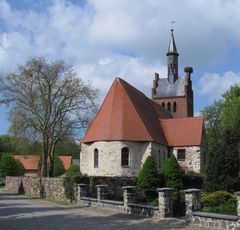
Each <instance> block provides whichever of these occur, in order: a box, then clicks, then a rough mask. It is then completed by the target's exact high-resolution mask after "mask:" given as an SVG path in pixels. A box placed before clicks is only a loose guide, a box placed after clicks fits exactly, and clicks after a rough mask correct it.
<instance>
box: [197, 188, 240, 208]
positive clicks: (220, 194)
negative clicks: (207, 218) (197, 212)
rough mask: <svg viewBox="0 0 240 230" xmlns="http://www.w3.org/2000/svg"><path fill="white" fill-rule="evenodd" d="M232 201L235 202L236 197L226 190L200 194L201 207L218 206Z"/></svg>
mask: <svg viewBox="0 0 240 230" xmlns="http://www.w3.org/2000/svg"><path fill="white" fill-rule="evenodd" d="M234 203H235V204H236V203H237V197H236V196H235V195H233V194H231V193H228V192H226V191H216V192H213V193H202V194H201V204H202V207H209V206H219V205H225V204H234Z"/></svg>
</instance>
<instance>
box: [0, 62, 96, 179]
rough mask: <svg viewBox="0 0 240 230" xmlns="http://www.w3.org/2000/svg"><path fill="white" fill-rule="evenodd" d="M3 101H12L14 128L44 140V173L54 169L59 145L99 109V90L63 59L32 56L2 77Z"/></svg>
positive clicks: (0, 80)
mask: <svg viewBox="0 0 240 230" xmlns="http://www.w3.org/2000/svg"><path fill="white" fill-rule="evenodd" d="M0 92H1V95H0V104H1V103H5V104H10V103H11V105H12V106H11V111H10V121H11V131H12V133H14V135H16V136H18V137H27V138H29V139H31V140H38V141H39V142H40V143H42V149H41V154H42V159H43V160H42V169H41V175H42V176H43V177H46V176H47V171H48V170H47V161H48V158H49V161H50V169H49V176H53V172H54V156H55V150H56V145H57V144H58V143H60V142H61V141H62V140H63V138H64V137H66V136H70V135H72V134H73V133H74V132H75V131H76V130H79V129H83V128H86V126H87V124H88V122H89V119H91V118H92V116H93V115H94V113H95V112H96V100H97V90H96V89H94V88H93V87H92V86H91V85H90V84H86V83H84V82H83V81H82V80H81V79H80V78H79V77H77V73H76V72H75V71H74V69H73V68H72V67H71V66H68V65H66V64H65V63H64V62H63V61H56V62H53V63H48V62H47V61H46V60H45V59H44V58H32V59H30V60H29V61H27V62H26V63H25V64H24V65H20V66H18V69H17V71H15V72H12V73H8V74H6V75H3V76H1V78H0Z"/></svg>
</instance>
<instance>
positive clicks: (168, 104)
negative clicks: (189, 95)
mask: <svg viewBox="0 0 240 230" xmlns="http://www.w3.org/2000/svg"><path fill="white" fill-rule="evenodd" d="M167 109H168V111H170V110H171V104H170V102H168V103H167Z"/></svg>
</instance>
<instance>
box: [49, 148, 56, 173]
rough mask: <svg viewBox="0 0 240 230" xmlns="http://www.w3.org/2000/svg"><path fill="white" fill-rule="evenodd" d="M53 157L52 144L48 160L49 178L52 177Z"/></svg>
mask: <svg viewBox="0 0 240 230" xmlns="http://www.w3.org/2000/svg"><path fill="white" fill-rule="evenodd" d="M54 157H55V145H54V144H52V146H51V150H50V154H49V160H50V162H49V163H50V167H49V177H54Z"/></svg>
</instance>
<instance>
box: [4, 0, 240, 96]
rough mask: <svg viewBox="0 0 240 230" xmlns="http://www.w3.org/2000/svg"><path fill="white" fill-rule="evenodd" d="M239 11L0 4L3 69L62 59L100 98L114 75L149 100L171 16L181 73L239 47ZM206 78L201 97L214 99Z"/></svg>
mask: <svg viewBox="0 0 240 230" xmlns="http://www.w3.org/2000/svg"><path fill="white" fill-rule="evenodd" d="M239 8H240V1H234V0H228V1H224V0H214V1H209V0H195V1H192V0H186V1H185V0H161V1H156V0H142V1H141V2H140V1H139V0H131V1H129V0H119V1H109V0H101V1H99V0H89V1H88V2H87V3H86V4H82V5H79V4H76V3H72V2H71V1H67V0H58V1H57V0H52V1H51V3H50V4H47V5H44V4H43V7H42V10H38V11H37V10H34V8H33V9H31V8H29V9H27V10H17V9H14V8H13V7H11V6H10V4H9V3H8V2H7V1H5V0H0V23H1V24H0V28H1V25H4V27H3V26H2V29H1V33H0V66H1V70H4V71H9V70H12V69H13V68H14V67H15V66H16V65H17V64H19V63H23V62H24V61H25V60H27V59H28V58H29V57H30V56H37V55H41V56H47V58H49V59H50V60H52V59H65V60H66V61H67V62H68V63H70V64H72V65H74V66H75V67H76V69H77V71H78V72H79V75H80V76H81V77H83V79H85V80H88V81H89V80H90V81H91V82H92V83H93V84H94V85H95V86H96V87H98V88H100V89H101V90H102V94H103V95H104V94H105V92H106V91H107V90H108V88H109V87H110V85H111V83H112V81H113V79H114V78H115V76H118V75H120V76H121V77H123V78H124V79H125V80H127V81H128V82H130V83H131V84H133V85H134V86H135V87H137V88H138V89H140V90H142V91H144V93H145V94H147V95H150V90H151V86H152V80H153V75H154V72H160V76H166V68H164V66H165V64H166V56H165V54H166V51H167V46H168V40H169V29H170V21H171V20H172V19H174V20H175V21H176V25H175V27H176V29H175V38H176V42H177V47H178V51H179V53H180V57H179V61H180V67H181V69H180V71H179V72H182V67H183V66H186V65H193V66H198V68H205V65H206V64H208V65H209V64H211V63H214V62H217V61H218V60H223V59H224V58H225V55H226V54H227V53H228V52H229V51H230V50H231V49H232V48H233V46H236V44H238V45H239V42H240V30H237V29H236V28H238V24H239V21H240V14H239V13H238V9H239ZM236 47H238V46H236ZM236 49H238V48H236ZM205 71H206V70H205ZM210 75H211V74H210ZM210 75H209V74H206V75H204V77H203V78H202V79H201V80H200V85H201V84H202V83H201V82H202V81H203V79H208V80H209V78H208V76H210ZM214 76H215V75H214ZM224 76H225V75H224ZM224 76H215V77H217V78H220V81H221V79H225V77H224ZM209 81H210V83H209V84H208V86H205V87H204V86H202V85H201V87H202V88H201V89H202V95H211V94H212V96H210V97H211V98H213V97H219V95H221V93H222V91H223V90H222V89H220V88H221V87H223V88H224V86H225V84H223V86H221V87H220V86H218V87H217V90H216V96H214V93H212V92H211V89H209V88H210V86H211V85H212V88H214V82H212V81H211V79H210V80H209ZM216 84H217V85H218V83H216ZM219 87H220V88H219Z"/></svg>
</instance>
